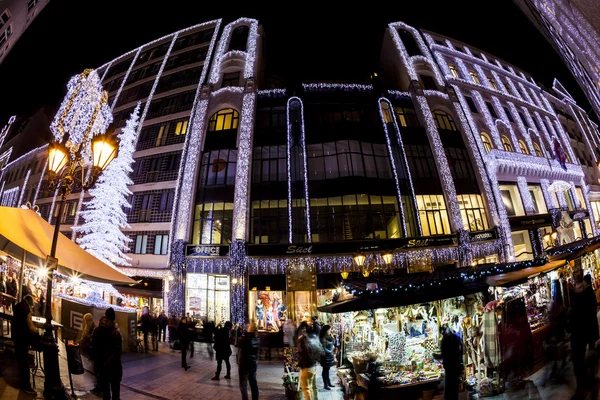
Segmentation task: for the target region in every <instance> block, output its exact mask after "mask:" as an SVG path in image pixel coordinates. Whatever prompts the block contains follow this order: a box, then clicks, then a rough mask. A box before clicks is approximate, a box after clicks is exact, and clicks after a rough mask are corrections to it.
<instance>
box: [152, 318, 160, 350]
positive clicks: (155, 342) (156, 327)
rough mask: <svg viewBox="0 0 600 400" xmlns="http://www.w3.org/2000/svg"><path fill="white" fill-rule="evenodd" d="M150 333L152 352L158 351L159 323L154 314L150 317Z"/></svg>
mask: <svg viewBox="0 0 600 400" xmlns="http://www.w3.org/2000/svg"><path fill="white" fill-rule="evenodd" d="M150 332H151V333H152V351H158V342H159V335H160V322H159V320H158V316H157V315H156V314H152V315H151V316H150Z"/></svg>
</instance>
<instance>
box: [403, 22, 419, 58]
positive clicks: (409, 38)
mask: <svg viewBox="0 0 600 400" xmlns="http://www.w3.org/2000/svg"><path fill="white" fill-rule="evenodd" d="M398 34H399V35H400V39H401V40H402V43H403V44H404V48H405V49H406V52H407V53H408V56H409V57H412V56H422V55H423V54H422V53H421V49H420V48H419V46H418V45H417V41H416V40H415V38H414V37H413V35H412V34H411V33H410V32H409V31H407V30H406V29H398Z"/></svg>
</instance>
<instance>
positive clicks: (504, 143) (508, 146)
mask: <svg viewBox="0 0 600 400" xmlns="http://www.w3.org/2000/svg"><path fill="white" fill-rule="evenodd" d="M500 139H501V140H502V146H503V147H504V150H506V151H514V149H513V147H512V144H511V143H510V140H509V139H508V137H506V136H502V137H501V138H500Z"/></svg>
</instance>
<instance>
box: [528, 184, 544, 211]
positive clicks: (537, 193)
mask: <svg viewBox="0 0 600 400" xmlns="http://www.w3.org/2000/svg"><path fill="white" fill-rule="evenodd" d="M528 189H529V194H530V195H531V202H532V203H533V212H534V213H535V214H546V213H547V212H548V209H547V208H546V201H545V200H544V194H543V193H542V188H541V187H540V186H537V185H532V186H528Z"/></svg>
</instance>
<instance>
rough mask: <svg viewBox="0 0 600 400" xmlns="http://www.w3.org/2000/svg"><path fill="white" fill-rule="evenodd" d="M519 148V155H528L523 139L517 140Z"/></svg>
mask: <svg viewBox="0 0 600 400" xmlns="http://www.w3.org/2000/svg"><path fill="white" fill-rule="evenodd" d="M519 148H520V149H521V153H523V154H529V149H527V145H526V144H525V141H523V139H519Z"/></svg>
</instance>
